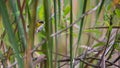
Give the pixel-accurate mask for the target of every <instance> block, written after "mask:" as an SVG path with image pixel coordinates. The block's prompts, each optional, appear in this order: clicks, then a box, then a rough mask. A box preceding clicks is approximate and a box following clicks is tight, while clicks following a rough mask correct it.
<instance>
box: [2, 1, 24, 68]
mask: <svg viewBox="0 0 120 68" xmlns="http://www.w3.org/2000/svg"><path fill="white" fill-rule="evenodd" d="M6 8H7V7H6V5H5V1H4V0H0V11H1V15H2V18H3V25H4V27H5V29H6V32H7V34H8V38H9V41H10V43H11V47H12V48H13V51H14V53H15V57H16V59H17V62H18V67H19V68H23V60H22V58H21V57H20V54H19V50H18V42H17V41H16V38H15V34H14V32H13V29H12V25H11V24H10V19H9V15H8V11H7V9H6Z"/></svg>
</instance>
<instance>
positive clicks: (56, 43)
mask: <svg viewBox="0 0 120 68" xmlns="http://www.w3.org/2000/svg"><path fill="white" fill-rule="evenodd" d="M56 3H57V1H56V0H54V23H55V32H57V15H56V14H57V11H56V10H57V5H56ZM55 52H56V53H58V39H57V35H56V36H55ZM57 60H58V56H57V54H55V65H54V66H55V68H56V67H57Z"/></svg>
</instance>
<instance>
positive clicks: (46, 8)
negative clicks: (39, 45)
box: [43, 0, 53, 68]
mask: <svg viewBox="0 0 120 68" xmlns="http://www.w3.org/2000/svg"><path fill="white" fill-rule="evenodd" d="M43 4H44V11H45V16H44V17H45V31H46V32H45V34H46V38H47V40H48V41H47V43H46V45H45V46H43V48H44V49H45V54H46V57H47V61H46V64H45V66H46V68H53V63H52V47H53V41H52V40H53V39H52V38H51V37H50V34H52V23H51V20H50V12H51V11H50V6H51V5H50V0H44V1H43Z"/></svg>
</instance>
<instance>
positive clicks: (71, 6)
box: [70, 0, 73, 68]
mask: <svg viewBox="0 0 120 68" xmlns="http://www.w3.org/2000/svg"><path fill="white" fill-rule="evenodd" d="M72 9H73V5H72V0H70V24H72V22H73V11H72ZM72 45H73V27H70V68H73V63H72V62H73V46H72Z"/></svg>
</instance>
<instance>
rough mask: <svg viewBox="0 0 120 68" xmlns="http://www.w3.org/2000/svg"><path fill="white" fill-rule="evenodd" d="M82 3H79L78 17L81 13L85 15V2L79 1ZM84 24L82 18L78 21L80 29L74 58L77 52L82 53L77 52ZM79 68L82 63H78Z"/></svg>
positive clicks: (83, 0) (85, 0) (84, 0)
mask: <svg viewBox="0 0 120 68" xmlns="http://www.w3.org/2000/svg"><path fill="white" fill-rule="evenodd" d="M81 1H82V2H80V3H81V5H80V6H81V7H80V9H81V11H80V15H82V14H83V13H85V10H86V6H87V0H81ZM83 23H84V17H83V18H82V19H81V21H80V29H79V34H78V40H77V48H76V52H75V53H76V54H75V56H76V55H77V53H78V52H77V51H79V52H82V50H78V47H79V46H78V45H79V43H80V40H81V35H82V29H83V25H84V24H83ZM80 67H83V63H82V62H81V63H80Z"/></svg>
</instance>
